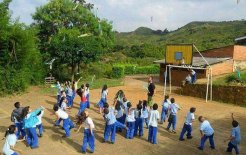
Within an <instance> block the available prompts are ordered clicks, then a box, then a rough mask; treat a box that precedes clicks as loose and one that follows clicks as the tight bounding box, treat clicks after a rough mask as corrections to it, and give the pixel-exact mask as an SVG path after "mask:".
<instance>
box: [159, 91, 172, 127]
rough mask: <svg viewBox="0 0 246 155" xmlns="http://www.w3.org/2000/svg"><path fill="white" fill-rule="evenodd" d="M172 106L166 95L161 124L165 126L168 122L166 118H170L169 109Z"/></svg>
mask: <svg viewBox="0 0 246 155" xmlns="http://www.w3.org/2000/svg"><path fill="white" fill-rule="evenodd" d="M170 104H171V102H170V101H169V96H168V95H166V96H165V99H164V101H163V103H162V110H161V122H160V123H161V124H163V122H166V118H167V116H168V109H169V105H170Z"/></svg>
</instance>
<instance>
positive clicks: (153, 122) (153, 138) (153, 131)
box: [148, 103, 160, 144]
mask: <svg viewBox="0 0 246 155" xmlns="http://www.w3.org/2000/svg"><path fill="white" fill-rule="evenodd" d="M157 109H158V105H157V104H156V103H155V104H154V105H153V110H151V112H150V117H149V135H148V141H149V142H150V143H152V144H157V126H158V120H159V119H160V116H159V111H158V110H157Z"/></svg>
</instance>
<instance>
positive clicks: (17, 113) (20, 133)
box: [11, 102, 26, 139]
mask: <svg viewBox="0 0 246 155" xmlns="http://www.w3.org/2000/svg"><path fill="white" fill-rule="evenodd" d="M14 106H15V109H14V110H13V112H12V114H11V121H12V122H14V123H15V126H16V127H17V132H16V136H17V139H22V138H24V137H25V136H26V132H25V131H24V130H23V122H22V119H21V115H22V110H23V109H24V107H21V104H20V102H16V103H15V104H14Z"/></svg>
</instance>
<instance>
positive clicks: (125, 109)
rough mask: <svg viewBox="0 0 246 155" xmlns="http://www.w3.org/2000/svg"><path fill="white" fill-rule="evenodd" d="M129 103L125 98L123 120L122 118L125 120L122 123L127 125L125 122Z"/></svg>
mask: <svg viewBox="0 0 246 155" xmlns="http://www.w3.org/2000/svg"><path fill="white" fill-rule="evenodd" d="M128 102H129V101H128V100H127V99H126V98H125V97H124V98H123V109H124V114H123V118H122V119H123V120H122V121H123V122H124V123H123V124H125V122H126V115H127V109H128V108H127V103H128Z"/></svg>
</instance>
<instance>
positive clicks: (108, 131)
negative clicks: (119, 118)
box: [103, 108, 116, 144]
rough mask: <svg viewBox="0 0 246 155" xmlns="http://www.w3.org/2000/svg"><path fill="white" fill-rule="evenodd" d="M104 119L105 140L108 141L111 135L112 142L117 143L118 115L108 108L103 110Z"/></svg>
mask: <svg viewBox="0 0 246 155" xmlns="http://www.w3.org/2000/svg"><path fill="white" fill-rule="evenodd" d="M103 113H104V120H105V122H106V126H105V131H104V142H107V141H108V138H109V135H110V136H111V137H110V140H111V143H112V144H114V143H115V134H116V117H115V115H114V113H113V112H112V111H111V112H110V111H109V109H108V108H105V109H104V110H103Z"/></svg>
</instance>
